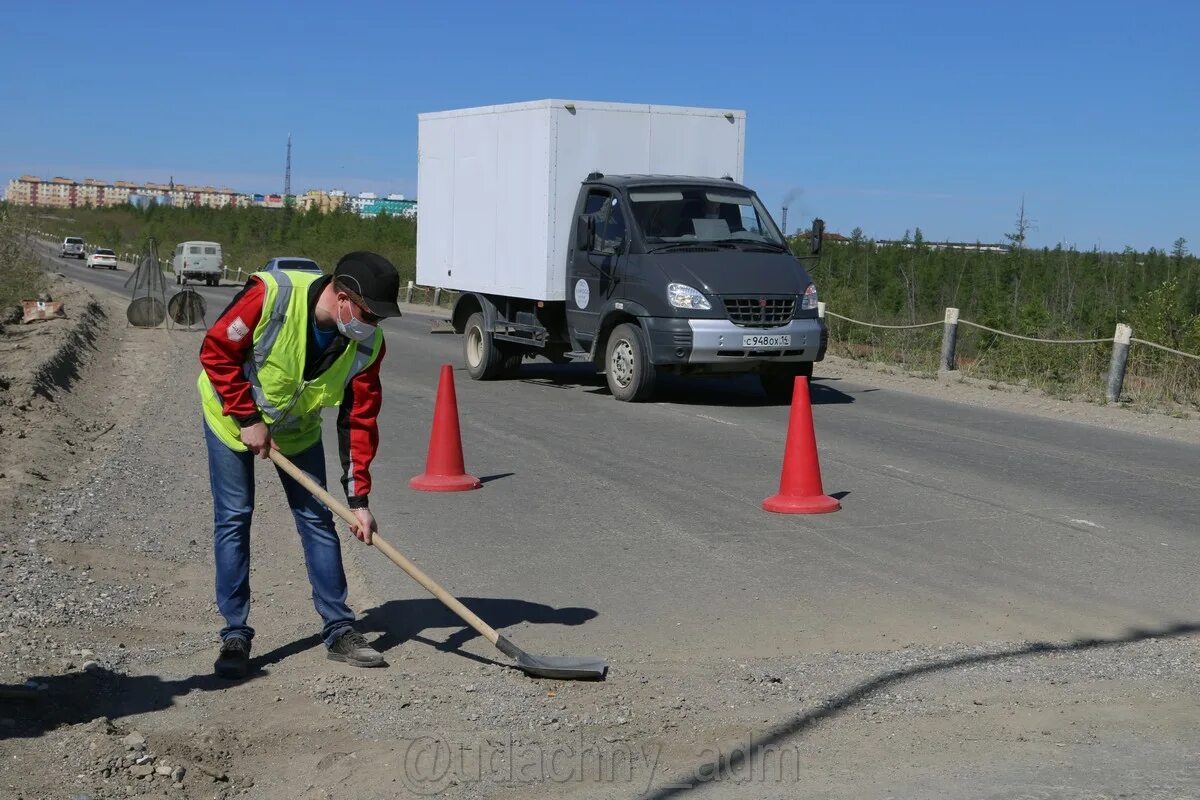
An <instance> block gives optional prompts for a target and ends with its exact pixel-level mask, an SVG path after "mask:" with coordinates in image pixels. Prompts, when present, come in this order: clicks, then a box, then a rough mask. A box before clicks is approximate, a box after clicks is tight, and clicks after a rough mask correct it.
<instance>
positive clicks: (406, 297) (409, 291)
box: [404, 281, 413, 303]
mask: <svg viewBox="0 0 1200 800" xmlns="http://www.w3.org/2000/svg"><path fill="white" fill-rule="evenodd" d="M412 293H413V282H412V281H409V282H408V289H407V290H406V291H405V292H404V302H406V303H411V302H412Z"/></svg>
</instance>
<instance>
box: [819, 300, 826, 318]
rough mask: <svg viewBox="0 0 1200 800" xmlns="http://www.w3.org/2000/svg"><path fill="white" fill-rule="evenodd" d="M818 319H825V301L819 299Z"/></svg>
mask: <svg viewBox="0 0 1200 800" xmlns="http://www.w3.org/2000/svg"><path fill="white" fill-rule="evenodd" d="M817 319H825V301H824V300H818V301H817Z"/></svg>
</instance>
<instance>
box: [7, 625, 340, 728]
mask: <svg viewBox="0 0 1200 800" xmlns="http://www.w3.org/2000/svg"><path fill="white" fill-rule="evenodd" d="M320 644H321V637H320V636H317V635H315V634H314V635H312V636H306V637H304V638H303V639H297V640H296V641H294V642H291V643H290V644H285V645H282V646H280V647H277V648H275V649H274V650H271V651H268V652H266V653H263V654H262V655H258V656H254V657H253V658H251V659H250V675H249V677H247V678H246V681H253V680H257V679H259V678H261V677H263V676H264V675H267V674H269V673H268V672H267V671H265V670H266V668H267V667H269V666H271V665H273V664H278V663H279V662H280V661H283V660H284V659H285V658H290V657H292V656H294V655H297V654H299V653H303V652H304V651H305V650H308V649H310V648H312V647H316V646H318V645H320ZM213 655H214V656H215V655H216V648H215V647H214V648H213ZM33 680H34V681H36V682H38V683H44V684H46V686H47V688H46V689H45V690H43V691H40V692H38V693H37V699H34V700H31V701H28V702H24V701H17V702H12V703H9V702H3V703H0V717H7V718H9V719H11V720H13V723H14V724H13V725H12V726H11V727H4V728H0V741H2V740H4V739H14V738H34V737H37V736H41V735H43V734H45V733H46V732H48V731H51V730H53V729H55V728H57V727H58V726H60V725H75V724H78V723H81V722H90V721H91V720H93V719H96V718H97V717H108V718H109V719H118V718H120V717H127V716H133V715H135V714H145V713H147V712H150V711H162V710H163V709H166V708H170V707H171V706H173V705H175V698H177V697H183V696H184V695H187V694H190V693H192V692H197V691H199V692H212V691H217V690H221V689H227V688H229V687H230V686H233V685H234V684H233V683H232V682H231V681H227V680H223V679H221V678H218V677H217V676H216V675H214V674H212V673H205V674H203V675H193V676H191V677H190V678H182V679H180V680H174V681H170V680H163V679H162V678H160V677H159V676H157V675H122V674H121V673H118V672H112V671H111V670H108V669H98V670H94V671H89V672H84V671H79V672H70V673H67V674H66V675H51V676H48V677H35V678H33Z"/></svg>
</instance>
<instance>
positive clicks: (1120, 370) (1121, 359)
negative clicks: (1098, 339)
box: [1104, 322, 1133, 403]
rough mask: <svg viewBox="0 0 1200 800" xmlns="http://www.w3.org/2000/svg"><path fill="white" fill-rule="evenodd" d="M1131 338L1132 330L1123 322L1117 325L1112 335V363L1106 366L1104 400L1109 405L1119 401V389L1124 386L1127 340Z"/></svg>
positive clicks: (1127, 355)
mask: <svg viewBox="0 0 1200 800" xmlns="http://www.w3.org/2000/svg"><path fill="white" fill-rule="evenodd" d="M1132 338H1133V328H1131V327H1129V326H1128V325H1126V324H1125V323H1124V322H1118V323H1117V330H1116V332H1115V333H1114V334H1113V352H1112V361H1111V362H1109V365H1108V388H1107V389H1106V390H1105V392H1104V399H1105V400H1107V401H1108V402H1110V403H1118V402H1120V400H1121V389H1122V387H1124V385H1125V364H1126V362H1128V361H1129V340H1130V339H1132Z"/></svg>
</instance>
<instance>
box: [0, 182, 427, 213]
mask: <svg viewBox="0 0 1200 800" xmlns="http://www.w3.org/2000/svg"><path fill="white" fill-rule="evenodd" d="M5 199H6V200H7V201H8V202H10V203H13V204H14V205H23V206H39V207H43V208H82V207H84V206H92V207H102V206H122V205H125V204H131V205H134V206H137V207H138V208H146V207H148V206H150V205H152V204H157V205H171V206H178V207H187V206H201V207H204V208H224V207H226V206H239V207H241V206H261V207H263V208H284V207H285V206H289V205H294V206H296V207H298V208H300V209H301V210H305V211H307V210H309V209H310V208H316V209H317V210H318V211H320V212H321V213H323V214H326V213H329V212H332V211H337V210H341V209H348V210H350V211H352V212H354V213H355V214H358V215H360V216H364V217H374V216H378V215H379V214H391V215H396V216H406V217H415V216H416V213H417V202H416V201H415V200H406V199H405V198H404V195H402V194H389V195H387V196H386V197H379V196H378V195H376V194H375V193H374V192H362V193H360V194H357V195H355V196H353V197H351V196H349V195H348V194H347V193H346V192H344V191H342V190H340V189H333V190H329V191H326V190H324V189H312V190H310V191H308V192H305V193H304V194H302V195H300V196H298V197H295V196H289V197H287V198H285V197H284V196H283V195H281V194H247V193H243V192H237V191H235V190H233V189H230V188H229V187H222V188H220V189H218V188H216V187H214V186H185V185H183V184H179V183H175V182H174V181H171V182H170V183H153V182H145V183H133V182H131V181H102V180H98V179H96V178H84V179H83V180H82V181H76V180H72V179H71V178H63V177H55V178H51V179H50V180H43V179H42V178H39V177H37V176H35V175H22V176H21V177H19V178H13V179H12V180H10V181H9V182H8V191H7V192H6V194H5Z"/></svg>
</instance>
